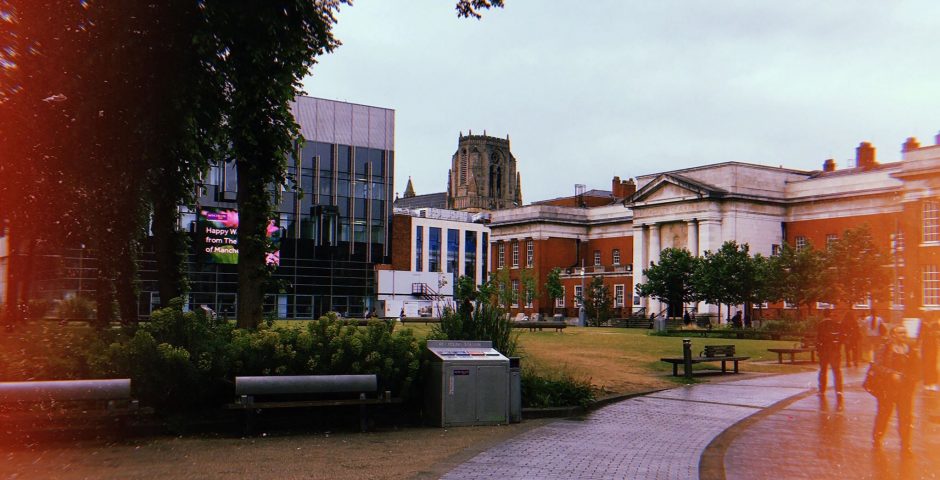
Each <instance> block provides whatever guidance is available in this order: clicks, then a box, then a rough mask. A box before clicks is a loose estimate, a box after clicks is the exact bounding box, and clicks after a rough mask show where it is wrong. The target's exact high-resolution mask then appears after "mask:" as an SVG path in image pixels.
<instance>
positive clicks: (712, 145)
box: [305, 0, 940, 203]
mask: <svg viewBox="0 0 940 480" xmlns="http://www.w3.org/2000/svg"><path fill="white" fill-rule="evenodd" d="M453 7H454V1H453V0H356V1H355V6H353V7H348V6H347V7H344V9H343V10H342V12H341V13H340V14H339V24H338V25H337V27H336V30H335V33H336V35H337V36H338V37H339V38H340V40H341V41H342V42H343V45H342V46H341V47H340V48H339V49H338V50H336V51H335V52H334V53H333V54H331V55H328V56H325V57H323V58H321V59H320V63H319V64H318V65H317V66H315V67H314V70H313V76H312V77H309V78H308V79H307V80H306V82H305V88H306V90H307V93H308V94H310V95H313V96H316V97H322V98H329V99H334V100H342V101H348V102H353V103H362V104H366V105H375V106H380V107H387V108H392V109H394V110H395V122H396V132H395V150H396V170H395V177H396V178H395V190H396V191H397V192H403V191H404V186H405V183H406V182H407V180H408V177H409V176H411V177H412V179H413V181H414V186H415V190H416V191H417V193H418V194H424V193H432V192H439V191H443V190H445V189H446V179H447V170H448V168H449V167H450V159H451V156H452V155H453V154H454V152H455V150H456V148H457V136H458V133H459V132H461V131H462V132H464V133H465V134H466V133H467V131H468V130H473V132H474V133H482V132H483V131H484V130H486V132H487V133H488V134H489V135H493V136H499V137H505V136H506V135H507V134H508V135H509V136H510V138H511V141H512V152H513V154H514V155H515V157H516V159H517V161H518V165H519V171H520V172H521V174H522V193H523V200H524V201H525V203H529V202H532V201H535V200H542V199H546V198H552V197H557V196H563V195H570V194H572V193H573V191H574V184H576V183H583V184H586V185H587V187H588V188H589V189H590V188H600V189H609V188H610V180H611V178H612V177H613V176H615V175H617V176H620V177H621V178H630V177H635V176H637V175H642V174H647V173H654V172H659V171H665V170H672V169H679V168H685V167H691V166H696V165H704V164H708V163H716V162H723V161H732V160H733V161H742V162H750V163H759V164H766V165H783V166H785V167H790V168H798V169H807V170H813V169H820V168H821V166H822V162H823V161H824V160H825V159H827V158H835V159H836V162H837V164H838V167H839V168H842V167H845V166H849V163H850V160H851V159H853V158H854V155H855V147H856V146H857V145H858V143H859V142H860V141H871V142H873V143H874V144H875V147H877V148H878V159H879V160H880V161H884V162H887V161H894V160H897V159H898V158H899V151H900V145H901V144H902V143H903V142H904V139H905V138H907V137H908V136H916V137H918V139H920V141H921V144H933V143H934V136H935V135H936V134H937V132H938V131H940V61H938V58H940V1H937V0H843V1H831V2H820V1H818V0H814V1H804V0H789V1H771V0H735V1H732V0H655V1H649V0H644V1H638V0H610V1H606V0H592V1H564V2H563V1H560V0H506V8H505V9H502V10H499V9H497V10H491V11H489V12H486V13H485V14H484V18H483V20H481V21H476V20H468V19H458V18H456V15H455V13H454V9H453Z"/></svg>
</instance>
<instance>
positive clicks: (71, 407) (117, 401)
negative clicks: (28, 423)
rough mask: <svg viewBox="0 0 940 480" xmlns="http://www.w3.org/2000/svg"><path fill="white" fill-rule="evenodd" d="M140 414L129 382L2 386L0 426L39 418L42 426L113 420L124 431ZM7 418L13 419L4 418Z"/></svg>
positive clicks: (126, 380)
mask: <svg viewBox="0 0 940 480" xmlns="http://www.w3.org/2000/svg"><path fill="white" fill-rule="evenodd" d="M138 411H139V404H138V402H137V400H134V399H133V398H132V397H131V379H129V378H114V379H101V380H41V381H40V380H32V381H25V382H0V414H3V415H0V419H2V421H0V423H6V421H7V420H9V421H15V422H22V421H25V420H28V418H29V417H30V415H31V414H37V415H38V417H41V418H38V417H37V419H36V420H37V422H38V423H47V422H48V421H49V420H59V419H62V420H73V421H78V420H96V419H97V418H99V417H109V418H113V419H115V420H116V421H117V422H118V425H119V426H120V427H122V428H123V427H124V426H125V424H126V420H127V418H128V417H129V416H131V415H134V414H136V413H138ZM6 415H9V416H10V418H8V419H7V418H3V417H6Z"/></svg>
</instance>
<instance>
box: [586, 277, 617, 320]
mask: <svg viewBox="0 0 940 480" xmlns="http://www.w3.org/2000/svg"><path fill="white" fill-rule="evenodd" d="M585 297H586V298H585V302H584V310H585V313H586V314H587V316H588V318H589V319H591V321H592V322H591V325H592V326H594V327H599V326H601V325H603V324H604V323H605V322H607V320H608V319H609V318H610V307H611V304H612V303H613V301H612V300H611V298H610V288H608V287H607V285H605V284H604V279H603V278H602V277H600V276H596V277H594V278H592V279H591V284H590V285H589V286H588V290H587V292H586V295H585Z"/></svg>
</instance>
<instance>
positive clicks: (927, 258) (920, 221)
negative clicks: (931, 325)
mask: <svg viewBox="0 0 940 480" xmlns="http://www.w3.org/2000/svg"><path fill="white" fill-rule="evenodd" d="M929 200H931V201H934V202H940V197H933V198H931V199H929ZM900 223H901V229H902V231H903V232H904V254H903V255H904V265H903V267H902V269H901V271H902V274H903V276H904V286H903V292H904V315H905V316H908V317H923V316H924V312H923V311H922V310H921V308H922V307H923V304H924V285H923V275H924V273H923V270H924V266H926V265H940V245H933V244H923V243H922V242H923V225H924V200H920V201H915V202H909V203H905V204H904V211H903V214H902V215H901V218H900ZM933 315H935V317H934V318H936V315H937V314H936V313H934V314H933Z"/></svg>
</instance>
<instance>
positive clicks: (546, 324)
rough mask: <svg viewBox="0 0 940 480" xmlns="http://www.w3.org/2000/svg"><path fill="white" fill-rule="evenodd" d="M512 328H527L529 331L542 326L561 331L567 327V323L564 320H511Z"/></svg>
mask: <svg viewBox="0 0 940 480" xmlns="http://www.w3.org/2000/svg"><path fill="white" fill-rule="evenodd" d="M512 328H528V329H529V331H530V332H534V331H536V330H538V331H542V329H543V328H554V329H555V331H556V332H561V331H562V330H564V329H565V328H568V324H567V323H565V322H557V321H547V322H533V321H528V322H513V323H512Z"/></svg>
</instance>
